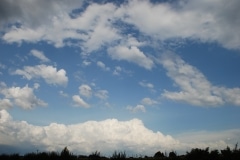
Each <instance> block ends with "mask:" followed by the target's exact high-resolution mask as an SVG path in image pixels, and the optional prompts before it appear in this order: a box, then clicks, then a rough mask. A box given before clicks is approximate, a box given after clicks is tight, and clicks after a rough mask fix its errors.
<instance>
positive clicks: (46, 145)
mask: <svg viewBox="0 0 240 160" xmlns="http://www.w3.org/2000/svg"><path fill="white" fill-rule="evenodd" d="M0 126H1V127H0V142H1V144H5V145H9V146H14V147H18V148H21V147H22V146H25V145H26V144H27V145H28V146H29V145H32V146H35V147H36V148H38V149H39V150H48V151H60V150H62V149H63V147H65V146H68V148H69V149H70V151H71V152H74V153H79V151H81V154H90V153H92V152H93V151H95V150H98V151H100V152H101V153H102V154H104V155H111V154H112V153H113V151H115V150H124V151H126V152H127V153H129V154H143V155H149V156H152V155H154V153H156V151H158V150H162V151H171V150H177V152H178V153H179V150H181V151H183V152H185V151H186V150H185V149H187V150H189V149H191V148H194V147H199V148H206V147H210V148H214V149H222V148H223V147H226V146H227V145H228V146H230V147H231V146H233V145H234V143H235V142H234V143H233V144H228V143H227V139H228V138H232V139H233V140H234V139H236V138H238V135H239V133H240V131H239V130H229V131H223V132H220V131H218V132H195V133H184V134H180V135H178V136H176V137H178V138H179V139H180V140H178V139H176V138H173V137H172V136H170V135H164V134H163V133H161V132H160V131H157V132H154V131H152V130H150V129H148V128H146V127H145V126H144V124H143V122H142V121H141V120H139V119H132V120H128V121H118V120H117V119H106V120H103V121H87V122H84V123H78V124H72V125H64V124H58V123H51V124H50V125H47V126H35V125H32V124H29V123H27V122H26V121H14V120H13V119H12V117H11V115H9V113H8V112H7V111H6V110H0ZM96 133H97V134H96ZM208 133H209V134H208ZM209 135H210V137H212V138H213V139H211V138H210V137H209ZM213 135H214V136H213ZM216 137H218V138H219V139H220V141H219V139H217V138H216ZM189 139H190V140H192V141H191V142H190V140H189ZM196 139H197V140H198V142H197V143H192V142H195V141H196ZM29 151H32V148H31V149H29V150H27V152H29Z"/></svg>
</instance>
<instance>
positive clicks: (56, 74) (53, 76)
mask: <svg viewBox="0 0 240 160" xmlns="http://www.w3.org/2000/svg"><path fill="white" fill-rule="evenodd" d="M12 74H15V75H21V76H23V77H24V78H26V79H28V80H31V79H34V78H36V79H38V78H42V79H44V81H45V82H46V83H48V84H53V85H62V86H66V85H67V83H68V77H67V76H66V71H65V70H64V69H60V70H57V68H55V67H53V66H47V65H44V64H41V65H36V66H25V67H24V68H23V69H17V70H16V71H15V72H13V73H12Z"/></svg>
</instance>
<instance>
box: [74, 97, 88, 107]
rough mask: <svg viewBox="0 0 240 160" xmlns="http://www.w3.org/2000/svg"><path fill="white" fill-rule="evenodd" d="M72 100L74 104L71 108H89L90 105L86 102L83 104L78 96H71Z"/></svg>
mask: <svg viewBox="0 0 240 160" xmlns="http://www.w3.org/2000/svg"><path fill="white" fill-rule="evenodd" d="M72 100H73V102H74V104H73V106H76V107H83V108H89V107H90V105H89V104H88V103H87V102H85V101H84V100H83V99H82V98H81V97H80V96H79V95H74V96H72Z"/></svg>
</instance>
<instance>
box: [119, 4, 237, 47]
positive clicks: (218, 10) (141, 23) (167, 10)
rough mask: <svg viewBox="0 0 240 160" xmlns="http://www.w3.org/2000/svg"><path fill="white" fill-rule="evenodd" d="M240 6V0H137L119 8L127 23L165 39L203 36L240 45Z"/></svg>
mask: <svg viewBox="0 0 240 160" xmlns="http://www.w3.org/2000/svg"><path fill="white" fill-rule="evenodd" d="M239 6H240V3H239V1H238V0H233V1H231V3H228V1H226V0H216V1H198V0H187V1H177V2H175V3H157V4H152V3H151V2H150V1H141V2H139V1H137V0H134V1H129V3H128V4H127V5H125V6H122V8H121V9H120V11H119V12H121V13H122V14H123V15H125V16H124V18H122V19H123V20H124V21H125V22H126V23H129V24H132V25H134V26H136V27H137V28H138V29H139V30H140V31H141V32H143V33H145V34H148V35H151V36H152V37H155V38H157V39H160V40H163V41H164V40H167V39H173V38H183V39H185V38H190V39H196V40H198V39H200V41H204V42H215V41H217V42H218V43H220V44H221V45H223V46H224V47H226V48H231V49H239V48H240V45H239V41H240V33H239V32H238V26H239V25H240V21H239V20H238V18H236V17H239V15H240V11H239V10H238V8H239ZM143 10H144V12H142V11H143ZM155 15H159V16H155ZM196 19H197V21H196Z"/></svg>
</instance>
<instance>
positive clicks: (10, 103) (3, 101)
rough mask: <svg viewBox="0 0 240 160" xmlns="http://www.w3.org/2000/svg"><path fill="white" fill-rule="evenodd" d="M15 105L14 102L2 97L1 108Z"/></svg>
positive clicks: (0, 100)
mask: <svg viewBox="0 0 240 160" xmlns="http://www.w3.org/2000/svg"><path fill="white" fill-rule="evenodd" d="M12 106H13V104H12V102H11V101H10V100H9V99H7V98H5V99H0V109H8V108H11V107H12Z"/></svg>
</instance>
